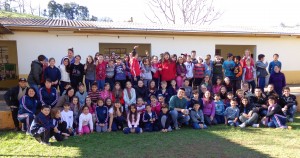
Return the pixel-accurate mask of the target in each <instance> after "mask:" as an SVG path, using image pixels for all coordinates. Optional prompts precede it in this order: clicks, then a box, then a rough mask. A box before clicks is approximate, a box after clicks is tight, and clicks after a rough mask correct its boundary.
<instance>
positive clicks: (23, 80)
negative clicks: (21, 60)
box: [19, 78, 27, 82]
mask: <svg viewBox="0 0 300 158" xmlns="http://www.w3.org/2000/svg"><path fill="white" fill-rule="evenodd" d="M19 82H27V80H26V78H19Z"/></svg>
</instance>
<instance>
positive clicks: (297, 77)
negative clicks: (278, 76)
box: [283, 71, 300, 84]
mask: <svg viewBox="0 0 300 158" xmlns="http://www.w3.org/2000/svg"><path fill="white" fill-rule="evenodd" d="M283 73H284V75H285V79H286V83H287V84H300V71H283Z"/></svg>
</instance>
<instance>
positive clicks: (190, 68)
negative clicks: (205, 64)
mask: <svg viewBox="0 0 300 158" xmlns="http://www.w3.org/2000/svg"><path fill="white" fill-rule="evenodd" d="M184 65H185V67H186V75H185V76H186V79H188V80H189V82H190V83H189V86H192V84H193V82H194V63H192V58H191V56H190V55H188V56H187V58H186V62H185V63H184Z"/></svg>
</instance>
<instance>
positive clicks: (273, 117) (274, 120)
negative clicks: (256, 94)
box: [262, 96, 287, 128]
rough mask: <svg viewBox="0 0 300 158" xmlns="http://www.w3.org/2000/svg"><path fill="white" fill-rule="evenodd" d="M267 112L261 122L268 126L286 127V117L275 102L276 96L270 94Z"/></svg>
mask: <svg viewBox="0 0 300 158" xmlns="http://www.w3.org/2000/svg"><path fill="white" fill-rule="evenodd" d="M268 103H269V107H268V112H267V115H266V116H265V117H263V118H262V123H263V124H264V125H265V126H267V127H270V128H287V126H286V123H287V119H286V117H285V116H284V113H283V112H282V109H281V107H280V105H279V104H277V103H276V98H275V97H274V96H270V97H269V98H268Z"/></svg>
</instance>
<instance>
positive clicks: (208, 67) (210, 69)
mask: <svg viewBox="0 0 300 158" xmlns="http://www.w3.org/2000/svg"><path fill="white" fill-rule="evenodd" d="M204 65H205V75H206V76H209V78H210V79H212V72H213V61H211V55H210V54H207V55H206V58H205V61H204Z"/></svg>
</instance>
